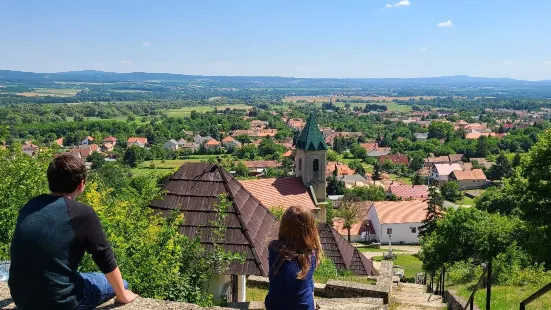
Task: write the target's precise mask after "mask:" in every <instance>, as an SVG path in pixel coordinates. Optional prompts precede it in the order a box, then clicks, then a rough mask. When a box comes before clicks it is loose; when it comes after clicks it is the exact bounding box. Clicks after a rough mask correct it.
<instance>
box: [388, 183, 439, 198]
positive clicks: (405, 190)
mask: <svg viewBox="0 0 551 310" xmlns="http://www.w3.org/2000/svg"><path fill="white" fill-rule="evenodd" d="M388 191H389V193H391V194H394V195H396V196H398V197H401V198H403V199H416V198H427V197H428V196H429V191H428V189H427V186H426V185H391V186H390V188H389V189H388Z"/></svg>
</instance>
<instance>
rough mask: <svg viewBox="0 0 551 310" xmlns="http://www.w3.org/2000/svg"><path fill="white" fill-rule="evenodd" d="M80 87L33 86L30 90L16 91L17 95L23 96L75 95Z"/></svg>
mask: <svg viewBox="0 0 551 310" xmlns="http://www.w3.org/2000/svg"><path fill="white" fill-rule="evenodd" d="M79 91H81V90H80V89H57V88H35V89H34V90H33V91H32V92H23V93H18V95H19V96H24V97H42V96H55V97H72V96H74V95H76V94H77V93H78V92H79Z"/></svg>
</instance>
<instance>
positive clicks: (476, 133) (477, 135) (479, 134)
mask: <svg viewBox="0 0 551 310" xmlns="http://www.w3.org/2000/svg"><path fill="white" fill-rule="evenodd" d="M482 136H485V137H495V133H493V132H479V131H472V132H469V133H467V134H466V135H465V139H469V140H476V139H478V138H480V137H482Z"/></svg>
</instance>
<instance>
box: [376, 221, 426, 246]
mask: <svg viewBox="0 0 551 310" xmlns="http://www.w3.org/2000/svg"><path fill="white" fill-rule="evenodd" d="M421 225H422V223H401V224H382V225H380V226H379V229H378V230H377V229H376V230H375V232H376V234H378V235H379V236H380V238H379V240H380V242H381V243H385V244H388V241H389V238H388V234H387V229H388V228H392V244H400V243H402V244H418V243H419V226H421ZM413 227H415V233H412V232H411V229H412V228H413Z"/></svg>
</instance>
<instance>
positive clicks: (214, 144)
mask: <svg viewBox="0 0 551 310" xmlns="http://www.w3.org/2000/svg"><path fill="white" fill-rule="evenodd" d="M205 145H209V146H216V145H220V142H218V141H216V140H215V139H210V140H209V141H208V142H207V143H205Z"/></svg>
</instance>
